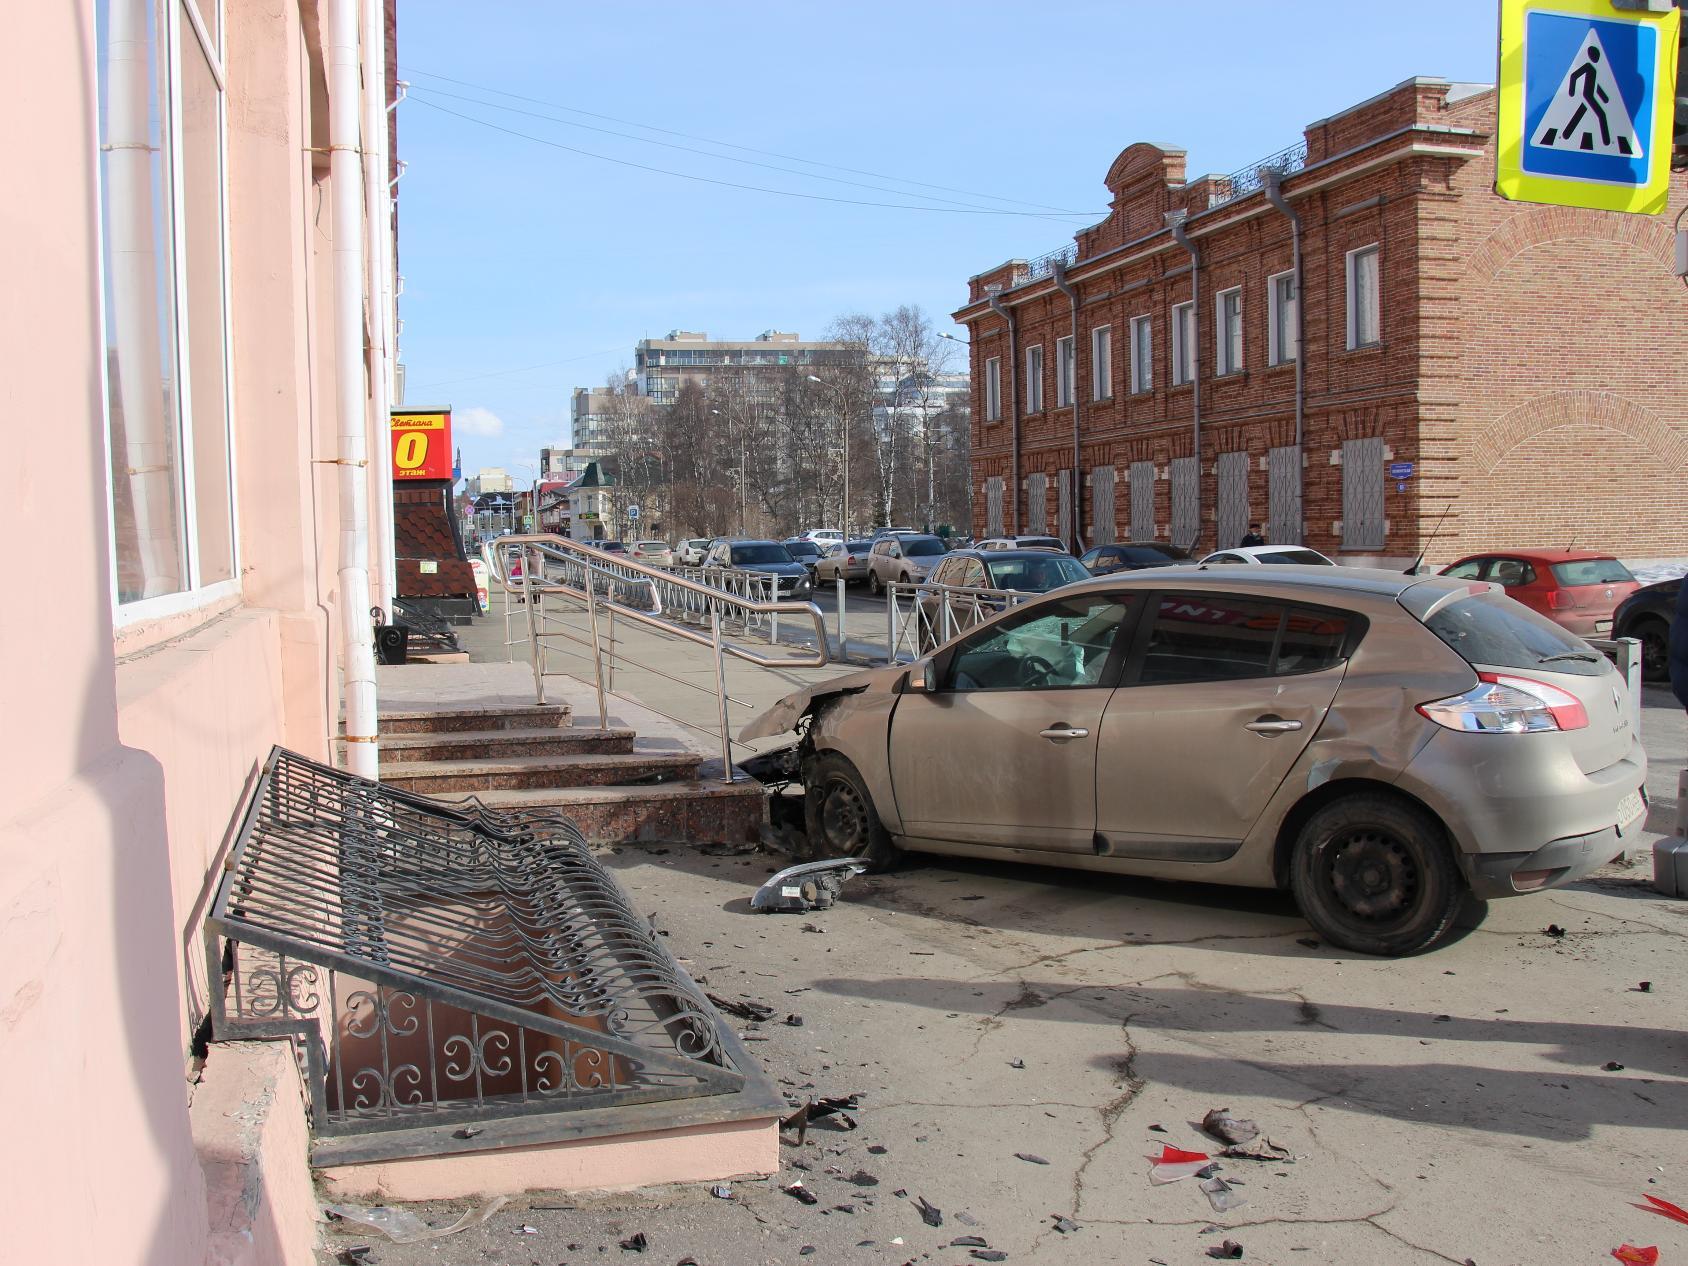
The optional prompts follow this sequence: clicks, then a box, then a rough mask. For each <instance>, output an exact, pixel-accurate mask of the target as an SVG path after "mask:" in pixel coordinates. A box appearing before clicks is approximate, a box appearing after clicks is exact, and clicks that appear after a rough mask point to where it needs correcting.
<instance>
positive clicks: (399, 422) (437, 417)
mask: <svg viewBox="0 0 1688 1266" xmlns="http://www.w3.org/2000/svg"><path fill="white" fill-rule="evenodd" d="M450 416H451V414H450V412H449V411H447V410H444V409H441V410H438V411H437V412H433V413H395V414H392V415H391V421H390V425H391V427H392V429H393V430H395V431H443V430H445V423H446V419H447V418H449V417H450Z"/></svg>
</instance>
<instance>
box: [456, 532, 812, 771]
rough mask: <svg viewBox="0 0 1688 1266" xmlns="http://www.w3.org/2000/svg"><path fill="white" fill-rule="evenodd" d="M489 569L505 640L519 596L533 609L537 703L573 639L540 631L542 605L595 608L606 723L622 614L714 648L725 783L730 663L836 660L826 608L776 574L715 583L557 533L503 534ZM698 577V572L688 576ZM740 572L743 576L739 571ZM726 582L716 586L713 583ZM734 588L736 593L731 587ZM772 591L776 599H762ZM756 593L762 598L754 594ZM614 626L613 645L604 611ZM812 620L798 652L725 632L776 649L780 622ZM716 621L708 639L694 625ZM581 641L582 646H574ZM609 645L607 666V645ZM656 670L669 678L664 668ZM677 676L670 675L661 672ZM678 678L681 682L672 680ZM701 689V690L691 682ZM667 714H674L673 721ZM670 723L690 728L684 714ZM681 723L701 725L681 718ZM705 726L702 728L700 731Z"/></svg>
mask: <svg viewBox="0 0 1688 1266" xmlns="http://www.w3.org/2000/svg"><path fill="white" fill-rule="evenodd" d="M481 555H482V558H483V559H484V560H485V562H486V565H487V571H488V572H489V573H490V575H491V576H492V578H493V579H495V580H496V581H497V582H498V584H499V586H500V588H502V589H503V590H504V593H505V630H506V631H505V641H506V643H507V644H508V643H509V642H510V637H509V623H508V622H509V595H510V594H511V593H518V594H520V595H521V598H522V600H523V602H524V605H525V606H526V608H527V625H528V639H527V640H528V644H529V649H530V651H531V657H532V660H533V681H534V698H535V702H537V703H541V704H542V703H544V702H545V676H546V673H545V651H546V646H547V639H551V638H556V637H559V636H567V635H564V634H558V633H552V632H548V631H545V630H543V629H542V628H541V627H540V624H541V621H542V620H543V619H544V618H546V616H545V613H544V612H543V611H542V609H541V606H542V600H543V599H544V598H546V597H550V596H559V597H562V598H566V599H572V600H573V601H576V602H579V603H581V604H582V605H583V606H584V607H585V609H586V616H587V623H588V628H589V630H590V635H591V647H592V650H591V656H592V665H593V674H594V679H595V685H596V688H597V692H598V716H599V718H600V720H601V721H603V720H605V719H606V718H607V717H608V715H609V712H608V703H607V699H608V696H609V694H610V693H611V692H612V691H613V688H614V676H615V659H614V656H615V646H616V644H617V643H616V638H615V633H614V627H615V626H614V621H615V619H616V617H617V616H620V617H621V618H623V619H625V620H629V621H632V622H633V623H634V624H637V625H640V626H643V627H645V628H649V629H654V630H656V631H657V632H660V633H664V634H667V635H668V636H671V637H677V638H680V639H682V640H683V641H687V642H691V643H693V644H695V645H699V646H707V647H709V648H710V650H711V652H712V654H713V657H714V660H715V699H716V715H717V719H718V722H719V729H720V742H721V764H722V777H723V778H724V779H725V780H726V781H727V782H732V781H733V759H732V734H731V727H730V724H729V721H728V715H727V706H728V704H729V702H737V701H735V700H731V699H730V697H729V695H728V693H727V677H726V660H727V657H728V656H731V657H732V658H734V659H737V660H741V661H743V662H745V663H747V664H750V665H752V666H754V667H757V668H766V669H787V668H824V667H825V666H826V665H827V664H828V663H830V662H831V651H830V648H829V646H828V644H827V636H826V625H825V622H824V620H823V617H822V615H821V610H820V608H819V607H818V606H816V605H815V604H814V603H812V602H799V601H796V600H794V599H793V600H785V601H780V600H778V599H777V598H774V597H772V596H771V595H772V592H773V588H774V586H775V584H776V583H777V582H776V581H775V580H774V579H773V578H772V577H770V576H766V575H763V574H761V573H755V572H740V571H739V569H737V568H708V569H704V568H698V569H695V570H696V571H697V572H699V573H701V574H702V576H703V577H704V578H705V579H694V578H692V577H691V576H688V575H683V574H680V570H679V569H675V568H668V567H654V566H651V565H649V564H646V563H638V562H633V561H632V560H630V559H627V558H623V557H620V556H618V555H614V554H608V553H606V552H604V551H603V550H599V549H594V548H593V547H592V546H590V545H587V544H585V543H583V542H581V541H572V540H569V539H568V538H566V537H562V536H556V535H554V534H551V533H536V534H528V535H522V536H514V535H512V536H501V537H499V538H497V539H496V540H494V541H488V542H487V543H486V544H485V545H483V546H482V549H481ZM517 558H520V559H521V560H522V569H521V575H520V576H518V577H514V578H512V577H511V575H510V564H511V563H512V562H513V561H514V560H515V559H517ZM553 564H556V565H559V566H560V569H561V575H560V576H559V575H554V574H553V572H552V566H553ZM685 570H688V571H691V570H694V569H685ZM733 573H736V574H733ZM710 579H713V580H716V581H717V582H720V583H716V584H710V583H707V580H710ZM729 585H730V586H731V587H730V588H729V587H728V586H729ZM763 587H765V588H766V589H767V591H768V592H769V593H770V596H769V597H762V596H760V595H761V593H762V589H763ZM631 590H637V591H638V592H639V594H640V597H641V599H642V600H640V601H638V602H637V603H635V602H630V601H627V600H626V599H627V598H628V597H630V596H631V592H630V591H631ZM753 594H754V595H756V596H752V595H753ZM600 611H602V612H605V613H607V615H608V618H609V621H610V629H609V634H608V638H607V639H606V638H605V636H604V634H603V633H602V632H601V631H600V628H599V612H600ZM782 615H785V616H790V617H794V618H806V619H807V620H808V621H809V624H810V627H811V628H812V629H813V630H814V635H815V641H814V646H813V647H812V648H809V649H794V651H793V653H788V654H783V655H775V654H768V653H765V652H763V651H760V650H757V649H755V648H753V647H750V646H745V645H742V644H740V643H737V642H732V641H728V640H726V639H725V638H724V637H723V626H725V625H727V624H729V623H731V624H736V625H737V626H738V627H739V628H740V629H741V630H742V631H744V632H747V633H748V632H751V631H752V630H755V629H763V628H765V629H766V630H767V631H768V640H769V642H770V644H778V637H779V618H780V616H782ZM691 624H706V625H707V626H708V630H709V631H708V632H707V633H704V632H703V631H701V629H699V628H693V627H689V625H691ZM571 640H573V639H571ZM606 640H607V641H608V643H609V648H610V649H609V658H608V662H607V664H606V659H605V651H604V644H605V641H606ZM650 667H653V671H658V672H661V670H659V669H654V666H650ZM661 675H663V676H665V677H668V676H669V674H667V673H661ZM670 680H678V679H676V678H672V677H670ZM683 684H687V685H694V686H695V684H696V683H690V682H687V683H683ZM665 715H666V714H665ZM670 719H672V720H675V721H680V719H679V718H677V717H671V718H670ZM680 723H681V724H685V725H689V724H691V723H689V722H684V721H680ZM694 728H701V727H694Z"/></svg>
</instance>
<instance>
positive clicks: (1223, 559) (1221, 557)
mask: <svg viewBox="0 0 1688 1266" xmlns="http://www.w3.org/2000/svg"><path fill="white" fill-rule="evenodd" d="M1207 561H1208V562H1210V563H1240V562H1242V561H1243V560H1242V559H1241V558H1239V557H1238V556H1237V555H1235V554H1215V555H1214V556H1213V557H1212V558H1210V559H1208V560H1207Z"/></svg>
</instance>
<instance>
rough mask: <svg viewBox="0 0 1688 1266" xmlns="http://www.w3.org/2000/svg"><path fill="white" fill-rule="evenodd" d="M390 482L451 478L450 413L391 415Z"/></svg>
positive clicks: (443, 410)
mask: <svg viewBox="0 0 1688 1266" xmlns="http://www.w3.org/2000/svg"><path fill="white" fill-rule="evenodd" d="M391 430H392V435H393V478H394V479H401V480H402V479H450V478H451V410H450V409H434V410H430V411H429V412H426V413H394V414H393V415H392V423H391Z"/></svg>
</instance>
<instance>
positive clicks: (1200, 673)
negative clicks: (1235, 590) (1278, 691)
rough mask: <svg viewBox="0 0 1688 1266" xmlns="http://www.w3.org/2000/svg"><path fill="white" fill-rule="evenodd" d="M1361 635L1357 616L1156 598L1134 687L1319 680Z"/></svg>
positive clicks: (1189, 596)
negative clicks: (1311, 676)
mask: <svg viewBox="0 0 1688 1266" xmlns="http://www.w3.org/2000/svg"><path fill="white" fill-rule="evenodd" d="M1363 629H1364V621H1363V619H1362V618H1361V617H1360V616H1356V615H1353V614H1350V613H1348V612H1343V611H1328V610H1324V609H1322V608H1316V607H1291V606H1285V605H1284V604H1282V603H1276V602H1265V601H1261V600H1258V599H1253V598H1238V597H1233V596H1231V595H1228V594H1204V593H1182V594H1180V593H1168V594H1163V595H1161V597H1160V599H1159V602H1158V605H1157V607H1156V610H1155V613H1154V619H1153V622H1152V623H1151V625H1150V626H1149V630H1148V638H1147V644H1146V647H1145V649H1144V652H1143V662H1142V664H1141V666H1140V668H1139V669H1138V674H1137V682H1138V684H1139V685H1145V686H1156V685H1167V684H1170V683H1173V682H1197V681H1239V680H1245V679H1247V678H1251V677H1268V676H1273V675H1276V676H1287V675H1291V674H1295V673H1311V672H1319V671H1320V670H1322V669H1326V668H1332V667H1335V666H1336V665H1337V664H1340V663H1341V662H1342V661H1343V659H1344V658H1345V657H1346V655H1347V654H1348V653H1349V652H1350V651H1351V650H1352V648H1353V646H1354V643H1355V641H1356V640H1357V635H1358V634H1359V633H1360V632H1362V631H1363Z"/></svg>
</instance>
